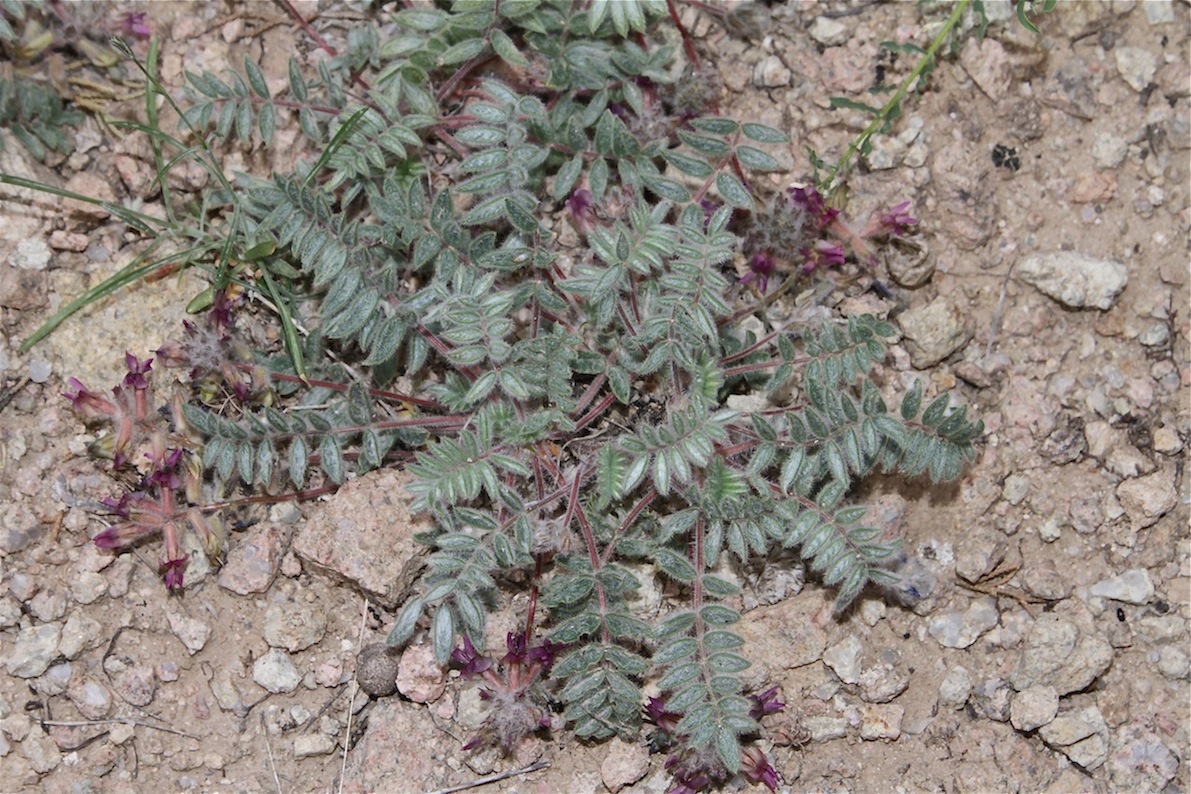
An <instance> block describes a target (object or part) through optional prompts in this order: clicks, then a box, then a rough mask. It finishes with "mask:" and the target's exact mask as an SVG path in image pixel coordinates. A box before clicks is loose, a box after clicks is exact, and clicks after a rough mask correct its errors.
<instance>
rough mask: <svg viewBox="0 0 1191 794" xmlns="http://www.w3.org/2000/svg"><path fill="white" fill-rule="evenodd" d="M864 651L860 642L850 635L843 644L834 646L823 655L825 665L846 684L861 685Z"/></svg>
mask: <svg viewBox="0 0 1191 794" xmlns="http://www.w3.org/2000/svg"><path fill="white" fill-rule="evenodd" d="M862 650H863V646H862V645H861V644H860V640H858V639H856V637H855V635H852V634H849V635H848V637H847V638H846V639H844V640H843V641H842V642H839V643H837V644H835V645H832V646H831V647H830V648H828V649H827V650H826V651H825V652H824V653H823V664H825V665H827V666H828V667H830V668H831V670H832V672H834V673H835V674H836V675H837V676H839V680H841V681H843V682H844V683H845V684H855V683H859V681H860V652H861V651H862Z"/></svg>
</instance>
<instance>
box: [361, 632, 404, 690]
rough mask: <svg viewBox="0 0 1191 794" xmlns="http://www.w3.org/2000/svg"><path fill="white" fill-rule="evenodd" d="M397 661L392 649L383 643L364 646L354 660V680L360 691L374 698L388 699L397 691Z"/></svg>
mask: <svg viewBox="0 0 1191 794" xmlns="http://www.w3.org/2000/svg"><path fill="white" fill-rule="evenodd" d="M398 665H399V663H398V660H397V656H396V654H394V653H393V649H392V648H391V647H390V646H389V645H387V644H385V643H383V642H378V643H373V644H372V645H366V646H364V648H363V649H362V650H361V651H360V655H359V657H358V659H357V660H356V680H357V681H359V682H360V689H363V690H364V691H365V692H366V693H368V694H369V695H371V696H372V697H374V698H380V697H388V696H389V695H392V694H393V693H394V692H396V691H397V670H398Z"/></svg>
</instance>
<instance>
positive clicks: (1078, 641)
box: [1009, 614, 1113, 696]
mask: <svg viewBox="0 0 1191 794" xmlns="http://www.w3.org/2000/svg"><path fill="white" fill-rule="evenodd" d="M1112 659H1113V651H1112V646H1111V645H1109V644H1108V641H1107V640H1105V639H1104V638H1103V637H1101V636H1100V634H1099V633H1098V632H1096V631H1095V630H1094V629H1093V628H1091V627H1080V626H1078V625H1076V624H1075V623H1072V622H1071V621H1069V620H1066V619H1064V618H1062V617H1060V616H1058V615H1055V614H1043V615H1040V616H1039V618H1038V620H1036V621H1035V622H1034V625H1033V627H1032V628H1031V629H1030V634H1029V636H1028V637H1026V642H1025V646H1024V647H1023V648H1022V651H1021V656H1020V657H1018V661H1017V667H1016V669H1014V671H1013V672H1012V673H1010V675H1009V681H1010V683H1011V684H1013V688H1014V689H1016V690H1018V691H1019V692H1021V691H1023V690H1025V689H1028V688H1029V687H1031V686H1051V687H1054V688H1055V690H1056V691H1057V692H1058V693H1059V695H1060V696H1061V695H1066V694H1067V693H1069V692H1079V691H1081V690H1083V689H1086V688H1087V687H1088V686H1089V685H1090V684H1091V683H1092V682H1093V681H1095V680H1096V679H1097V678H1099V677H1100V674H1101V673H1103V672H1104V671H1105V670H1107V669H1108V666H1109V665H1110V664H1112Z"/></svg>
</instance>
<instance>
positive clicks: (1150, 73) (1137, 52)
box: [1112, 3, 1158, 91]
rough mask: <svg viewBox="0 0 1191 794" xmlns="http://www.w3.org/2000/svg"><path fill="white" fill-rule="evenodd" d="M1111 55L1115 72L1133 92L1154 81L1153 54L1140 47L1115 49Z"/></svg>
mask: <svg viewBox="0 0 1191 794" xmlns="http://www.w3.org/2000/svg"><path fill="white" fill-rule="evenodd" d="M1146 5H1149V3H1147V4H1146ZM1112 53H1113V56H1114V57H1115V58H1116V61H1117V71H1118V72H1119V73H1120V75H1121V77H1122V78H1124V80H1125V82H1126V83H1128V84H1129V87H1130V88H1132V89H1133V90H1134V91H1144V90H1145V87H1146V86H1147V85H1149V84H1150V83H1151V82H1152V81H1153V80H1154V73H1155V72H1156V71H1158V59H1157V57H1155V55H1154V53H1152V52H1150V51H1149V50H1147V49H1144V48H1142V47H1116V48H1114V49H1113V51H1112Z"/></svg>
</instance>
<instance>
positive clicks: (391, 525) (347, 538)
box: [294, 469, 431, 609]
mask: <svg viewBox="0 0 1191 794" xmlns="http://www.w3.org/2000/svg"><path fill="white" fill-rule="evenodd" d="M411 479H412V476H411V475H409V474H407V473H405V472H403V471H398V470H396V469H382V470H380V471H375V472H369V473H368V474H365V475H364V476H363V477H360V478H359V479H357V480H353V481H351V482H349V483H347V484H346V485H344V486H343V488H341V489H340V490H339V492H338V493H337V494H335V496H334V497H333V498H332V499H331V500H330V501H329V502H326V503H324V504H318V505H315V506H313V507H312V508H311V510H310V515H309V516H308V517H307V519H306V521H305V523H304V524H303V525H301V527H300V528H299V529H298V532H297V536H296V537H295V538H294V552H295V553H296V554H297V555H298V556H299V557H300V558H302V559H303V560H304V561H306V562H307V563H309V564H310V565H312V566H314V567H316V568H318V569H320V570H322V571H324V572H326V573H328V574H330V575H332V576H335V577H337V578H340V579H342V580H344V581H347V582H349V583H351V584H352V585H353V586H355V587H358V588H359V589H360V590H362V591H363V592H364V594H365V595H367V596H368V597H369V598H372V599H373V600H375V601H377V602H379V603H380V604H381V605H382V606H384V607H385V608H386V609H394V608H396V607H397V606H398V605H399V604H400V603H401V602H402V601H404V600H405V598H406V596H407V593H408V592H409V589H410V587H411V586H412V585H413V583H414V582H415V581H416V579H417V577H418V575H419V574H420V573H421V571H422V568H423V567H424V565H425V562H424V558H425V548H424V547H422V546H420V545H419V544H417V543H415V542H414V539H413V536H414V533H415V532H424V531H426V530H428V529H430V526H431V525H430V520H429V519H428V518H416V519H415V518H414V517H413V516H412V515H411V514H410V510H409V504H410V502H411V501H412V500H413V497H412V496H410V495H409V494H408V493H407V492H406V490H405V489H406V487H407V485H408V484H409V482H410V480H411Z"/></svg>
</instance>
